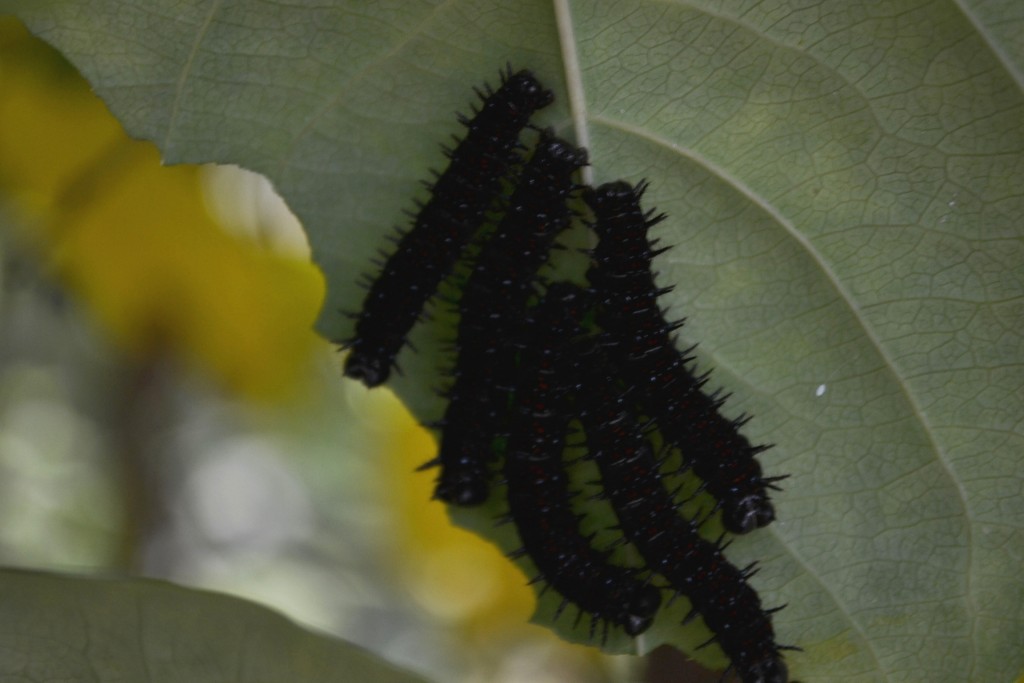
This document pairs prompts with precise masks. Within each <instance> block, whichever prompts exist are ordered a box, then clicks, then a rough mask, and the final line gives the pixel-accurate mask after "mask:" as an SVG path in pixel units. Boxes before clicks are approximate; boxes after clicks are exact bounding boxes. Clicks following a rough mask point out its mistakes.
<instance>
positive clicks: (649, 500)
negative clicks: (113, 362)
mask: <svg viewBox="0 0 1024 683" xmlns="http://www.w3.org/2000/svg"><path fill="white" fill-rule="evenodd" d="M572 356H573V357H574V358H576V359H577V363H576V364H575V367H573V366H569V365H567V366H564V367H565V368H566V369H565V371H567V372H573V373H574V377H575V380H574V381H575V382H576V383H578V384H579V394H578V396H579V402H580V404H579V406H578V410H577V412H578V413H579V414H580V421H581V423H582V424H583V429H584V432H585V433H586V439H587V446H588V450H589V457H591V458H593V459H594V461H595V462H596V463H597V465H598V468H599V469H600V471H601V482H602V486H603V491H604V495H605V496H606V497H607V498H608V499H609V501H610V502H611V504H612V507H613V508H614V509H615V513H616V516H617V517H618V520H619V527H620V528H621V529H622V533H623V535H624V536H625V538H626V539H627V540H629V541H630V542H631V543H633V544H634V545H635V546H636V547H637V549H638V550H639V551H640V555H641V556H642V557H643V558H644V561H645V562H646V565H647V568H648V569H650V570H651V571H653V572H655V573H656V574H660V575H662V576H664V577H665V578H666V579H667V580H668V582H669V584H670V585H671V586H672V588H673V589H674V590H675V591H676V592H677V593H679V594H682V595H685V596H686V597H687V598H688V599H689V600H690V604H691V605H692V612H691V615H690V616H688V617H687V620H689V619H690V618H692V617H693V616H696V615H697V614H699V615H700V616H701V617H703V619H704V622H705V624H707V626H708V628H709V629H711V631H712V632H713V633H714V634H715V637H714V638H712V639H711V640H709V641H708V643H710V642H712V641H717V642H718V643H719V645H720V646H721V648H722V650H723V651H724V652H725V654H726V655H727V656H728V657H729V659H730V660H731V661H732V668H733V669H735V670H736V672H737V673H738V674H739V676H740V679H741V680H742V681H743V683H786V680H787V677H788V673H787V668H786V664H785V662H784V661H783V660H782V658H781V656H780V653H781V651H782V650H785V649H793V648H790V647H789V646H780V645H777V644H776V642H775V632H774V630H773V628H772V622H771V614H772V612H774V611H775V610H765V609H762V607H761V600H760V598H759V597H758V595H757V593H756V592H755V591H754V589H753V588H751V587H750V585H749V584H748V583H747V578H749V577H750V576H751V575H752V574H753V571H754V569H753V567H748V568H747V569H744V570H740V569H738V568H736V567H735V566H734V565H732V564H731V563H730V562H729V561H728V560H727V559H726V558H725V557H724V556H723V555H722V549H723V546H722V544H721V542H719V543H711V542H709V541H706V540H705V539H704V538H702V537H701V536H700V534H699V533H698V529H697V524H696V523H695V522H693V521H691V520H688V519H686V518H684V517H683V516H682V515H681V513H680V511H679V506H678V504H677V503H676V502H675V500H673V497H672V495H671V493H670V492H669V489H668V487H667V486H666V484H665V482H664V481H663V477H662V474H661V470H660V464H659V462H658V458H657V457H656V456H655V454H654V452H653V450H652V447H651V445H650V443H649V442H648V441H647V440H646V439H645V438H644V436H643V434H642V433H641V430H640V427H639V425H638V420H637V418H636V416H635V415H633V414H631V411H630V410H629V408H628V405H629V404H630V403H631V399H632V397H629V396H626V395H624V394H623V393H622V392H621V391H620V390H618V389H616V387H615V385H614V384H613V383H610V382H609V381H608V378H609V377H610V376H613V375H614V373H613V372H612V369H611V367H610V365H609V361H608V360H607V358H606V357H605V354H604V350H603V348H601V345H599V344H596V343H594V341H593V339H591V340H590V344H589V345H588V346H586V347H580V348H579V349H577V351H576V352H575V353H573V354H572Z"/></svg>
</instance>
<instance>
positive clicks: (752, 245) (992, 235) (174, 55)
mask: <svg viewBox="0 0 1024 683" xmlns="http://www.w3.org/2000/svg"><path fill="white" fill-rule="evenodd" d="M15 7H16V10H17V13H18V15H19V16H20V17H21V18H23V19H24V20H25V21H26V22H27V24H28V25H29V27H30V28H31V29H32V30H33V31H34V32H36V33H37V34H39V35H40V36H42V37H43V38H44V39H46V40H47V41H49V42H51V43H52V44H54V45H55V46H57V47H58V48H59V49H60V50H61V51H62V52H63V53H64V54H65V55H66V56H67V57H68V58H69V59H70V60H71V61H72V62H73V63H74V64H75V65H76V66H77V67H78V68H79V69H80V70H81V71H82V72H83V73H84V74H85V75H86V77H87V78H88V79H89V80H90V82H91V83H92V84H93V86H94V87H95V89H96V92H97V93H98V94H99V95H100V96H101V97H102V98H103V99H104V100H105V101H106V102H107V104H108V105H109V106H110V108H111V109H112V110H113V112H114V113H115V115H117V116H118V117H119V118H120V120H121V121H122V122H123V123H124V125H125V127H126V128H127V129H128V131H129V132H130V133H131V134H132V135H134V136H137V137H141V138H146V139H150V140H153V141H155V142H156V143H157V145H158V146H159V147H160V149H161V151H162V153H163V155H164V157H165V158H166V160H167V161H169V162H172V163H180V162H209V161H213V162H222V163H236V164H240V165H242V166H246V167H248V168H251V169H254V170H257V171H260V172H263V173H265V174H266V175H267V176H268V177H269V178H270V179H271V180H272V181H273V182H274V184H275V185H276V187H277V189H278V191H279V192H280V193H281V194H282V196H284V198H285V199H286V200H287V201H288V203H289V205H290V206H291V207H292V209H293V210H294V211H295V213H296V214H297V215H298V216H299V217H300V219H301V220H302V222H303V224H304V226H305V228H306V231H307V234H308V235H309V239H310V242H311V244H312V246H313V253H314V257H315V259H316V261H317V263H318V264H319V265H320V266H321V267H322V269H323V271H324V273H325V275H326V277H327V280H328V283H329V292H328V298H327V302H326V304H325V306H324V310H323V314H322V317H321V320H320V323H319V329H320V331H321V332H322V333H323V334H324V335H325V336H326V337H328V338H331V339H343V338H345V337H347V336H348V335H349V334H350V332H351V328H350V325H351V321H349V320H348V319H347V318H345V317H343V316H341V315H339V313H338V311H339V310H343V311H353V310H356V309H357V308H358V307H359V304H360V301H361V295H362V291H361V290H359V289H358V288H357V287H356V286H355V282H356V280H357V279H358V277H359V276H360V275H361V274H362V273H364V272H366V271H368V270H370V269H371V266H370V265H369V264H370V259H371V257H372V256H373V254H374V253H375V252H376V250H377V249H378V248H380V247H381V246H384V245H385V236H386V235H387V234H390V231H391V230H392V228H393V226H395V225H399V224H403V223H404V222H405V220H406V219H405V218H404V217H403V216H402V214H401V211H400V209H401V208H411V207H412V200H413V199H414V198H422V197H423V191H422V189H421V188H420V187H419V181H420V179H423V178H426V177H427V176H428V172H427V169H428V168H431V167H434V168H437V167H441V166H442V165H443V164H444V159H443V156H442V154H441V151H440V147H439V144H440V143H442V142H444V141H445V140H447V139H448V137H449V136H450V134H452V133H458V132H459V127H458V126H457V124H456V122H455V116H454V112H455V111H456V110H462V111H467V110H468V107H469V105H470V103H471V102H472V100H473V96H472V94H471V86H473V85H480V84H482V83H483V82H485V81H488V80H489V81H490V82H491V83H494V82H495V81H496V79H497V70H498V68H499V67H501V66H503V65H504V64H505V63H506V62H511V63H512V64H513V66H515V67H517V68H522V67H528V68H530V69H532V70H533V71H534V72H535V73H536V74H537V75H538V77H539V78H540V79H541V80H542V81H543V82H544V83H545V84H546V85H547V86H548V87H550V88H552V89H554V90H555V92H556V96H557V101H556V103H555V105H553V106H552V107H549V108H548V109H547V110H545V111H544V112H542V114H541V116H540V117H539V120H538V123H540V124H543V125H551V126H553V127H555V129H556V130H557V131H558V132H559V133H560V134H561V135H563V136H566V137H569V138H570V139H573V138H575V139H576V140H577V141H578V142H580V143H581V144H584V145H586V146H587V147H588V149H589V151H590V158H591V163H592V168H591V169H590V170H589V171H588V177H587V179H588V180H592V181H593V182H604V181H608V180H613V179H616V178H624V179H627V180H630V181H632V182H636V181H639V180H640V179H642V178H647V179H649V180H650V182H651V188H650V190H649V192H648V194H647V201H648V202H649V204H650V206H651V207H654V206H656V207H657V208H658V209H659V210H661V211H665V212H666V213H668V215H669V220H667V221H665V222H664V223H662V224H660V225H659V226H658V227H657V228H656V229H655V234H654V236H655V237H658V238H660V239H661V240H662V242H663V243H666V244H674V245H676V246H675V248H674V249H672V250H671V251H669V252H667V253H666V254H664V255H662V256H660V257H659V258H658V259H657V262H656V266H657V268H658V270H659V284H663V285H669V284H672V285H675V290H674V291H673V292H672V293H671V294H670V295H667V296H666V297H665V302H664V303H665V306H666V307H667V308H668V310H669V315H670V316H671V317H681V316H686V318H687V324H686V326H685V327H684V328H683V329H682V331H681V339H680V344H684V343H685V344H687V345H689V344H691V343H694V342H697V341H699V342H700V347H699V348H698V350H697V354H698V362H699V364H700V366H701V367H705V368H707V367H714V368H715V372H714V374H713V375H712V383H713V384H717V385H721V386H724V387H725V389H726V390H727V391H731V392H732V393H733V398H731V399H730V400H729V402H728V403H727V404H726V407H725V410H726V412H727V413H728V414H730V415H738V414H739V413H741V412H743V411H746V412H749V413H751V414H753V415H754V416H755V418H754V420H753V421H751V422H750V423H749V425H748V426H747V427H746V428H745V433H746V434H747V435H748V436H749V437H750V438H751V441H753V442H762V443H774V444H776V447H775V448H774V449H772V450H770V451H768V452H767V453H766V454H765V455H763V456H762V462H763V463H764V464H765V467H766V470H767V471H768V473H769V474H772V475H774V474H782V473H788V474H790V475H792V476H791V478H790V479H788V480H787V481H786V482H785V489H786V490H785V491H784V492H783V493H781V494H779V495H777V497H776V500H777V508H778V513H779V515H778V516H779V519H778V521H777V522H776V523H775V524H773V525H772V526H771V527H769V528H768V529H766V530H763V531H759V532H757V533H754V534H752V535H750V536H749V537H744V538H741V539H738V540H737V541H736V542H735V543H734V544H733V545H732V546H731V547H730V549H729V551H728V554H729V556H730V558H732V559H733V561H734V562H736V563H737V564H740V565H745V564H747V563H749V562H750V561H752V560H755V559H757V560H759V561H760V562H761V565H762V570H761V572H760V573H759V574H758V575H757V576H756V577H755V578H754V579H753V584H754V586H755V587H756V588H757V589H758V591H759V592H760V593H761V595H762V598H763V599H764V601H765V603H766V605H768V606H773V605H777V604H782V603H788V605H789V606H788V607H787V608H786V609H785V610H783V611H782V612H780V613H779V614H777V615H776V616H775V624H776V631H777V633H778V637H779V640H780V642H782V643H787V644H789V643H791V644H798V645H800V646H801V647H802V648H803V649H804V652H803V653H792V654H790V655H789V656H788V657H787V660H788V662H789V663H790V665H791V666H790V668H791V670H792V673H793V677H794V678H796V679H800V680H803V681H805V683H807V682H809V681H831V680H844V681H887V680H899V681H917V680H919V681H925V680H927V681H951V682H952V681H957V682H959V681H965V680H979V681H980V680H984V681H1009V680H1012V679H1014V678H1015V677H1016V676H1017V675H1019V673H1020V672H1021V670H1022V665H1024V584H1022V582H1021V581H1020V578H1019V568H1020V565H1021V557H1024V496H1022V495H1021V490H1022V476H1024V472H1022V468H1021V467H1020V454H1021V453H1024V434H1022V431H1024V429H1022V422H1021V420H1020V416H1021V415H1022V414H1024V410H1022V408H1024V405H1022V403H1024V391H1021V387H1024V337H1022V334H1024V333H1022V329H1024V325H1021V321H1022V319H1024V286H1022V284H1024V283H1022V280H1024V267H1022V264H1024V240H1022V227H1021V223H1022V217H1024V153H1022V152H1024V124H1022V121H1024V96H1022V95H1024V93H1022V83H1024V77H1022V74H1024V40H1022V39H1021V38H1020V36H1022V35H1024V30H1022V28H1024V8H1022V6H1021V5H1020V4H1019V3H1017V2H1015V1H1014V0H996V1H990V2H985V3H980V2H969V1H967V0H965V1H963V2H960V3H953V2H949V1H944V2H943V1H938V0H936V1H932V2H923V1H918V2H912V1H909V0H896V1H894V2H889V3H872V2H848V1H841V0H828V1H826V0H822V1H819V2H804V3H793V2H788V1H784V0H764V1H762V2H753V1H752V0H749V1H743V0H724V1H722V0H719V1H716V2H709V1H704V2H700V1H698V2H690V3H675V4H670V3H659V2H648V1H630V2H617V3H572V4H568V3H556V5H555V7H554V8H553V7H552V6H551V5H549V4H546V3H541V2H522V1H516V2H513V1H511V0H508V1H507V2H483V1H481V2H450V3H440V2H433V3H431V2H423V3H417V4H415V5H413V4H411V3H398V2H391V3H375V4H374V6H373V7H372V8H369V7H367V6H366V5H365V4H364V3H355V2H352V3H344V2H335V3H327V4H325V3H318V4H316V5H310V6H309V7H303V6H302V5H301V3H293V4H289V5H280V4H276V3H269V2H247V3H227V2H221V1H212V2H211V1H207V2H199V1H198V0H193V1H192V2H185V3H181V2H170V0H160V1H156V2H138V3H135V4H134V6H129V5H127V4H126V3H124V2H115V1H114V0H74V1H72V0H66V1H54V0H49V1H47V2H41V3H40V2H31V3H29V2H24V3H17V4H16V5H15ZM567 56H571V59H570V58H569V57H567ZM584 239H585V238H584ZM442 313H443V314H442V315H439V316H437V317H436V319H435V320H434V321H433V322H432V323H429V324H425V325H421V326H420V327H418V328H417V329H415V330H414V332H413V335H412V340H413V342H414V344H415V345H416V347H417V349H419V351H418V352H416V353H413V352H404V353H402V354H401V355H400V357H399V363H400V365H401V367H402V370H403V372H404V374H403V375H402V376H400V377H398V378H396V379H395V380H394V382H393V387H394V388H395V390H396V391H397V392H398V393H399V395H400V396H402V397H403V399H404V400H405V401H406V402H407V404H408V405H409V406H410V408H411V409H412V410H413V412H414V413H415V414H416V415H417V416H418V417H420V418H421V419H423V420H429V419H434V418H436V417H438V416H439V415H440V413H441V411H442V410H443V404H442V403H440V400H439V399H438V398H437V397H436V396H435V395H434V392H433V390H434V389H436V388H438V387H439V386H442V385H443V384H444V379H443V375H442V374H441V369H443V368H445V367H448V366H450V364H451V359H450V358H448V357H446V356H445V355H444V354H443V353H442V351H441V346H442V342H443V340H444V339H446V338H448V337H450V335H451V317H450V315H448V314H446V313H444V312H443V311H442ZM420 476H428V475H420ZM500 511H501V505H500V504H497V503H496V504H495V505H494V506H492V507H490V508H486V509H484V510H482V511H479V512H476V513H460V514H459V515H458V519H459V521H460V523H463V524H465V525H467V526H470V527H472V528H475V529H478V530H481V532H482V533H485V534H486V535H487V536H488V537H491V538H495V539H497V540H498V542H500V543H501V544H502V545H503V547H505V548H506V549H510V548H511V547H513V546H514V545H515V543H514V540H513V539H511V538H509V536H508V533H509V532H508V531H507V529H506V530H504V531H501V530H495V529H494V527H493V516H494V514H495V513H497V512H500ZM605 521H610V520H608V519H606V518H603V517H601V515H598V516H597V519H596V520H594V521H593V522H592V523H593V524H594V525H595V526H596V527H601V526H602V522H605ZM503 534H504V535H503ZM553 604H554V603H552V602H551V600H550V599H548V598H546V599H545V601H543V602H542V604H541V606H540V608H539V611H538V618H539V619H540V620H541V621H545V622H546V621H548V620H549V618H550V615H551V614H552V611H553V607H552V605H553ZM685 611H686V610H685V605H683V604H681V603H680V604H679V606H678V609H677V608H673V610H671V611H670V612H668V613H666V614H665V615H664V616H663V617H662V618H660V619H659V621H658V623H657V624H656V626H655V627H654V629H652V631H651V632H650V633H649V634H647V635H645V636H644V637H643V638H642V639H641V640H640V641H638V644H639V645H637V644H636V643H634V642H633V641H626V640H624V639H621V638H612V639H610V640H609V644H608V647H609V649H614V650H618V651H629V650H630V649H631V648H634V649H635V648H637V647H639V649H642V650H647V649H650V648H652V647H654V646H655V645H657V644H659V643H661V642H672V643H674V644H677V645H681V646H683V647H690V646H692V645H693V644H694V643H695V642H698V641H699V640H700V639H701V638H700V635H699V625H698V629H697V631H691V630H685V631H684V630H682V629H681V628H680V627H679V626H678V622H679V620H680V619H681V617H682V615H683V614H684V613H685ZM571 621H572V620H571V619H567V618H564V617H563V619H562V620H561V621H560V622H559V624H563V625H564V626H565V627H566V628H567V627H568V626H569V625H570V624H571ZM585 630H586V629H585V628H583V629H581V630H579V631H577V632H576V633H577V635H580V634H583V635H585ZM708 661H710V662H711V663H713V664H714V663H717V664H719V665H722V664H724V661H723V660H722V659H721V658H720V657H718V658H717V659H716V658H715V657H714V656H713V655H712V656H711V658H710V659H709V660H708Z"/></svg>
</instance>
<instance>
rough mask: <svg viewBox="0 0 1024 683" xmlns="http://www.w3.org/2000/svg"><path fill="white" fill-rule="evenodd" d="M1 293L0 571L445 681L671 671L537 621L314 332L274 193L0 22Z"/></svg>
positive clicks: (289, 223) (597, 677)
mask: <svg viewBox="0 0 1024 683" xmlns="http://www.w3.org/2000/svg"><path fill="white" fill-rule="evenodd" d="M354 275H355V274H354ZM0 278H2V290H0V516H2V519H3V520H4V521H3V524H2V525H0V562H2V563H3V564H4V565H7V566H12V567H23V568H34V569H46V570H57V571H62V572H73V573H89V574H96V573H98V574H104V575H124V576H149V577H161V578H166V579H170V580H172V581H175V582H179V583H182V584H184V585H189V586H197V587H205V588H211V589H215V590H220V591H223V592H226V593H231V594H235V595H240V596H244V597H248V598H251V599H254V600H256V601H258V602H260V603H263V604H266V605H269V606H271V607H274V608H276V609H279V610H280V611H282V612H284V613H285V614H287V615H288V616H290V617H291V618H293V619H295V620H297V621H299V622H300V623H303V624H306V625H309V626H311V627H314V628H317V629H322V630H325V631H327V632H330V633H332V634H336V635H338V636H340V637H342V638H344V639H347V640H350V641H353V642H355V643H358V644H361V645H364V646H367V647H369V648H371V649H372V650H374V651H376V652H378V653H381V654H382V655H383V656H385V657H387V658H389V659H391V660H392V661H395V662H397V663H400V664H404V665H407V666H409V667H410V668H412V669H414V670H416V671H420V672H423V673H425V674H426V675H428V676H430V677H431V678H433V679H434V680H439V681H442V680H443V681H467V682H468V681H494V682H496V683H503V682H507V683H512V682H515V681H530V682H531V683H545V682H546V681H581V682H583V681H611V680H616V681H623V680H638V679H640V678H641V677H643V678H644V679H646V680H666V681H667V680H679V678H678V677H679V676H683V675H685V672H684V670H682V669H679V668H677V667H674V666H673V667H672V668H671V673H658V669H659V667H658V666H657V665H655V666H653V667H652V670H651V671H650V672H648V673H644V672H643V669H644V668H645V666H646V664H645V663H644V662H642V661H641V660H638V659H637V658H632V657H612V656H606V655H602V654H600V653H599V652H598V651H597V650H596V649H593V648H586V647H581V646H574V645H569V644H566V643H563V642H561V641H560V640H558V639H557V638H556V637H555V636H553V635H551V634H550V633H549V632H548V631H546V630H544V629H542V628H540V627H537V626H533V625H531V624H528V623H527V622H528V619H529V617H530V614H531V613H532V610H533V605H534V598H533V595H532V592H531V591H530V590H529V589H528V588H527V586H526V585H525V583H526V577H525V576H524V575H523V574H522V573H521V572H520V571H519V570H518V569H517V568H516V567H515V566H514V565H513V564H511V563H510V562H509V561H507V560H506V559H505V558H504V557H503V556H502V555H501V554H500V552H499V551H498V550H497V549H496V548H494V547H493V546H491V545H490V544H488V543H486V542H485V541H482V540H480V539H479V538H477V537H476V536H473V535H471V534H469V533H467V532H465V531H462V530H460V529H457V528H455V527H453V526H452V525H451V524H450V522H449V521H448V518H447V515H446V513H445V510H444V508H443V506H442V505H440V504H439V503H436V502H433V501H431V500H430V492H431V488H432V481H433V475H432V474H431V473H416V472H415V471H414V469H415V467H416V466H417V465H419V464H421V463H422V462H424V461H426V460H428V459H429V458H430V457H432V455H433V451H434V449H435V444H434V442H433V440H432V438H431V436H430V435H429V434H428V433H427V432H426V431H424V430H422V429H421V428H419V426H418V425H416V424H415V422H414V421H413V419H412V418H411V417H410V416H409V415H408V414H407V413H406V411H405V410H404V409H403V408H402V406H401V405H400V403H399V402H398V401H397V399H395V398H394V397H393V395H391V394H390V393H389V392H388V391H387V390H376V391H373V392H369V391H367V390H365V389H363V388H362V387H361V385H358V384H356V383H353V382H350V381H347V380H343V379H341V374H340V371H339V362H338V361H339V358H338V354H337V352H336V350H335V349H334V347H333V346H332V345H330V344H329V343H327V342H326V341H324V340H322V339H319V338H317V337H316V336H315V335H314V334H313V332H312V331H311V328H312V324H313V321H314V319H315V317H316V315H317V312H318V310H319V306H320V303H321V300H322V297H323V282H322V278H321V276H320V274H319V273H318V272H317V270H316V269H315V268H314V267H313V266H312V265H311V264H310V263H309V258H308V247H307V245H306V242H305V238H304V235H303V233H302V230H301V227H300V226H299V224H298V222H297V221H296V220H295V219H294V217H292V216H291V214H290V213H289V212H288V210H287V208H286V207H285V206H284V204H283V203H282V202H281V201H280V200H279V199H278V198H277V196H276V195H275V194H274V192H273V190H272V188H271V187H270V185H269V184H268V183H267V182H266V181H265V180H263V179H262V178H260V177H257V176H255V175H253V174H250V173H248V172H245V171H242V170H240V169H235V168H226V167H213V166H210V167H187V166H177V167H163V166H161V164H160V160H159V155H158V153H157V152H156V150H155V148H154V147H153V146H152V145H151V144H149V143H144V142H139V141H134V140H131V139H129V138H128V137H127V136H126V135H125V134H124V132H123V131H122V129H121V127H120V125H119V124H118V123H117V122H116V121H115V120H114V119H113V118H112V117H111V116H110V114H109V113H108V112H107V110H106V108H105V107H104V106H103V104H102V103H101V102H100V101H99V100H98V99H97V98H96V97H95V96H93V95H92V93H91V92H90V91H89V87H88V85H87V84H86V83H85V82H84V81H83V80H82V79H81V77H80V76H79V75H78V74H77V73H76V72H75V70H74V69H73V68H72V67H70V66H69V65H68V64H67V63H66V62H65V61H64V60H63V59H62V58H61V57H60V56H59V55H58V54H57V53H56V52H54V51H52V50H51V49H49V48H48V47H47V46H46V45H45V44H43V43H41V42H40V41H37V40H35V39H34V38H32V37H31V36H30V35H29V34H28V33H27V32H26V31H25V30H24V28H23V27H22V26H21V25H20V24H19V23H18V22H17V21H15V20H13V19H10V18H0ZM563 618H573V615H571V614H567V615H566V616H565V617H563ZM658 659H659V657H658V656H657V655H656V656H655V657H654V660H655V661H657V660H658ZM689 680H696V679H693V678H689Z"/></svg>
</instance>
